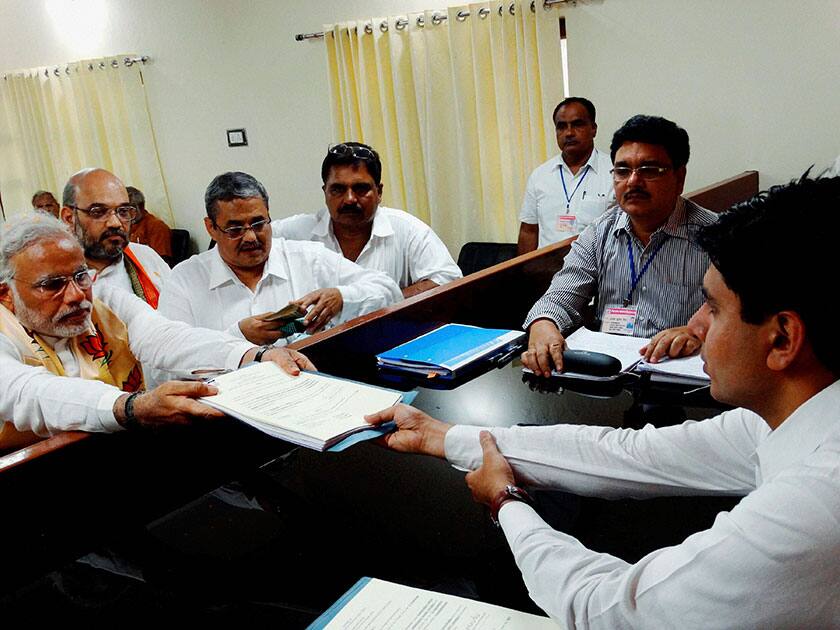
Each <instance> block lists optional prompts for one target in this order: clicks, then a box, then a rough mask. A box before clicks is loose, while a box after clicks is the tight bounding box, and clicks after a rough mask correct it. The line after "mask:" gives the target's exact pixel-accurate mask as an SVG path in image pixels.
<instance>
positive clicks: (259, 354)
mask: <svg viewBox="0 0 840 630" xmlns="http://www.w3.org/2000/svg"><path fill="white" fill-rule="evenodd" d="M273 347H274V346H270V345H267V346H260V349H259V350H257V354H255V355H254V363H260V362H261V361H262V358H263V355H264V354H265V353H266V352H268V351H269V350H271V349H272V348H273Z"/></svg>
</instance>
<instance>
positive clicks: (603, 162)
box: [519, 96, 615, 254]
mask: <svg viewBox="0 0 840 630" xmlns="http://www.w3.org/2000/svg"><path fill="white" fill-rule="evenodd" d="M552 120H553V122H554V128H555V130H556V132H557V146H558V147H560V151H561V153H560V155H556V156H554V157H552V158H551V159H550V160H548V161H547V162H545V163H543V164H541V165H540V166H538V167H537V168H535V169H534V172H533V173H531V176H530V177H529V178H528V184H527V186H526V187H525V199H524V200H523V201H522V209H521V210H520V212H519V220H520V221H521V223H520V225H519V253H520V254H525V253H527V252H530V251H533V250H535V249H537V247H545V246H546V245H550V244H551V243H556V242H557V241H562V240H563V239H565V238H568V237H570V236H573V235H574V234H578V233H579V232H582V231H583V229H584V228H585V227H586V226H587V225H590V224H591V223H592V222H594V221H595V219H597V218H598V217H599V216H600V215H601V214H603V213H604V211H605V210H606V209H607V208H609V207H610V206H613V205H615V196H614V194H613V182H612V175H611V174H610V169H612V162H611V161H610V158H609V156H607V154H606V153H603V152H601V151H599V150H598V149H596V148H595V144H594V140H595V135H596V134H597V133H598V125H596V124H595V106H594V105H593V104H592V103H591V102H590V101H589V100H588V99H585V98H581V97H579V96H570V97H569V98H567V99H565V100H563V101H561V102H560V104H559V105H557V107H556V108H555V109H554V114H553V116H552Z"/></svg>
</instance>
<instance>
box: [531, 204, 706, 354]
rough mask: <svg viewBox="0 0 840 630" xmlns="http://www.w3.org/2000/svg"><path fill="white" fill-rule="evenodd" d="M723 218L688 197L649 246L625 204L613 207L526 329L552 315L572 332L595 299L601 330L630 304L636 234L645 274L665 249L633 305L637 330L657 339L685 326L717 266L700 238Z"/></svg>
mask: <svg viewBox="0 0 840 630" xmlns="http://www.w3.org/2000/svg"><path fill="white" fill-rule="evenodd" d="M716 219H717V215H715V214H714V213H712V212H710V211H708V210H705V209H703V208H701V207H700V206H698V205H696V204H694V203H692V202H690V201H687V200H685V199H683V198H682V197H680V198H679V200H678V201H677V205H676V207H675V208H674V211H673V212H672V213H671V216H670V217H669V218H668V221H667V222H666V223H665V225H663V226H662V227H661V228H659V229H658V230H657V231H656V232H654V233H653V234H652V235H651V238H650V241H649V243H648V245H647V247H645V246H644V245H642V242H641V241H640V240H639V239H638V238H637V237H636V236H635V235H634V234H633V231H632V229H631V225H630V220H629V217H628V215H627V214H626V213H625V212H623V211H622V210H621V208H620V207H615V208H612V209H610V210H608V211H607V212H606V213H604V214H603V215H602V216H601V217H600V218H599V219H598V220H597V221H596V222H595V223H593V224H592V225H590V226H589V227H588V228H586V230H584V231H583V232H582V233H581V235H580V236H579V237H578V239H577V240H576V241H575V242H574V243H572V249H571V251H570V252H569V254H568V255H567V256H566V260H565V262H564V264H563V268H562V269H561V270H560V271H558V272H557V273H556V274H554V278H553V279H552V281H551V286H550V287H549V288H548V291H546V293H545V295H543V296H542V297H541V298H540V299H539V300H537V303H536V304H534V306H533V308H532V309H531V312H530V313H528V317H527V319H526V320H525V325H524V327H525V328H526V329H527V328H528V326H530V325H531V323H532V322H533V321H534V320H535V319H539V318H548V319H551V320H553V321H554V323H555V324H557V327H558V328H559V329H560V332H562V333H563V335H567V334H569V333H570V332H571V331H573V330H574V329H575V328H577V327H578V326H580V325H581V324H582V323H583V312H584V309H585V308H586V306H587V305H588V304H589V302H590V300H591V299H592V298H593V297H594V298H595V312H596V317H597V323H596V325H597V327H600V322H601V318H602V315H603V312H604V309H605V308H606V307H607V306H609V305H614V304H618V305H620V304H623V302H624V299H625V298H626V297H627V294H628V292H629V291H630V286H631V283H632V280H631V275H630V262H629V260H628V255H627V242H628V239H629V240H630V243H631V245H632V250H633V259H634V263H635V268H636V273H637V274H638V273H639V272H640V271H641V269H642V268H643V267H644V265H645V263H646V262H647V260H648V258H649V257H650V256H651V255H652V254H654V253H655V252H657V250H658V253H656V255H655V258H654V259H653V261H652V262H651V263H650V265H649V266H648V268H647V271H645V274H644V276H642V278H641V279H640V280H639V283H638V284H637V285H636V290H635V291H634V292H633V298H632V300H631V302H630V303H631V305H632V306H635V307H636V309H638V312H637V316H636V325H635V328H634V331H633V334H634V335H635V336H636V337H652V336H653V335H655V334H656V333H657V332H659V331H660V330H664V329H666V328H672V327H674V326H683V325H685V324H686V323H688V320H689V319H690V318H691V316H692V315H693V314H694V312H695V311H696V310H697V309H698V308H700V306H701V305H702V304H703V293H702V290H701V287H702V285H703V275H704V274H705V273H706V270H707V269H708V268H709V257H708V256H707V255H706V253H705V252H703V251H702V250H701V249H700V248H699V247H698V246H697V245H696V243H695V242H694V238H693V236H694V233H695V232H696V230H697V228H698V227H699V226H702V225H709V224H710V223H713V222H714V221H715V220H716ZM660 246H661V248H660Z"/></svg>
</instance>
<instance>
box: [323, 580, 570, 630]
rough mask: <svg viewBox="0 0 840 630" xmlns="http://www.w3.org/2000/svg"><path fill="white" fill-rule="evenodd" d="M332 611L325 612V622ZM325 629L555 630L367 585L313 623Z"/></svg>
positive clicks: (462, 603)
mask: <svg viewBox="0 0 840 630" xmlns="http://www.w3.org/2000/svg"><path fill="white" fill-rule="evenodd" d="M331 612H333V611H332V609H331V610H330V611H328V613H327V614H325V615H324V617H327V616H329V614H330V613H331ZM309 628H310V629H319V630H320V629H322V628H323V629H324V630H557V629H558V628H559V626H558V625H557V624H556V623H555V622H553V621H552V620H551V619H549V618H548V617H539V616H537V615H532V614H530V613H523V612H519V611H516V610H511V609H509V608H503V607H501V606H494V605H493V604H485V603H483V602H477V601H473V600H471V599H464V598H462V597H455V596H454V595H445V594H443V593H435V592H432V591H426V590H423V589H419V588H412V587H410V586H402V585H400V584H394V583H392V582H386V581H384V580H378V579H376V578H374V579H372V580H370V581H369V582H367V584H365V585H364V586H363V587H362V589H361V590H360V591H359V592H358V593H356V594H355V595H354V596H353V597H352V599H350V600H349V601H347V602H346V603H344V606H343V607H342V608H341V609H340V610H339V611H338V612H337V613H336V614H335V616H334V617H332V619H330V620H328V621H326V623H324V620H323V617H322V618H320V619H318V620H316V621H315V622H314V623H313V624H312V625H311V626H309Z"/></svg>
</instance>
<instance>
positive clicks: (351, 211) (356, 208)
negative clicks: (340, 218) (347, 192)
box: [338, 204, 362, 214]
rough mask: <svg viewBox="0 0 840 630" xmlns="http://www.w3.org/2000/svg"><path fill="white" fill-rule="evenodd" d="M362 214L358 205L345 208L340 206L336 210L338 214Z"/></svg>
mask: <svg viewBox="0 0 840 630" xmlns="http://www.w3.org/2000/svg"><path fill="white" fill-rule="evenodd" d="M361 212H362V207H361V206H360V205H358V204H348V205H346V206H341V207H340V208H339V209H338V213H339V214H359V213H361Z"/></svg>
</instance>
